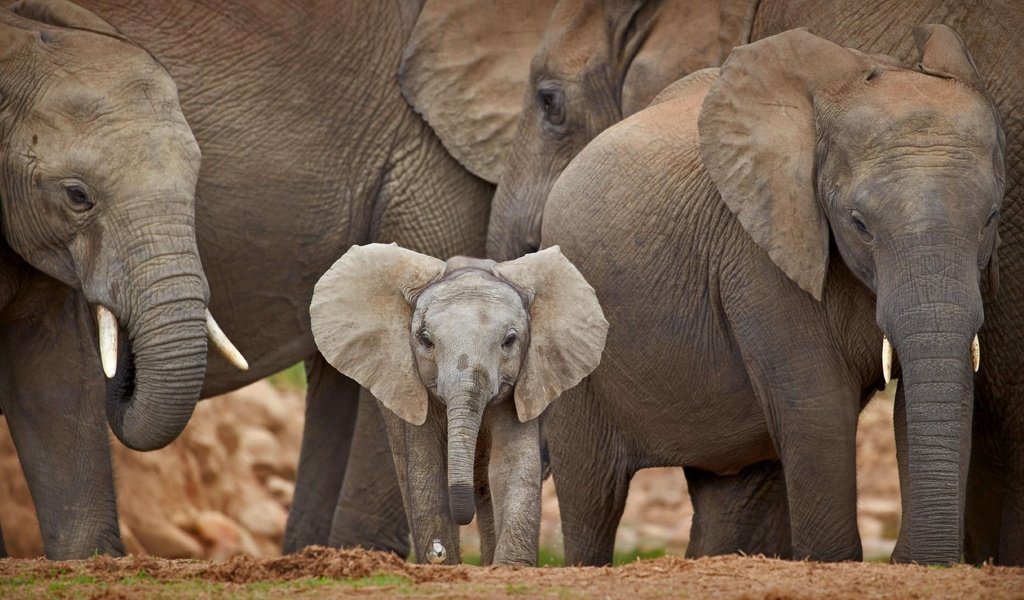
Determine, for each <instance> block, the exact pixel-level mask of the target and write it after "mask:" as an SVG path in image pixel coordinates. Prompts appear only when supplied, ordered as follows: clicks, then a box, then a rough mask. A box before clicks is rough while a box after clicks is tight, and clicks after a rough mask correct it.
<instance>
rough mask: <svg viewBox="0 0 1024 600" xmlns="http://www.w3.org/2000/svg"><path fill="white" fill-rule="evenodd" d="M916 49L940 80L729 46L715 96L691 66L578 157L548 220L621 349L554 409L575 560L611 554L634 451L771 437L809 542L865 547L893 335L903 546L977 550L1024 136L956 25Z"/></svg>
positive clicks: (729, 465)
mask: <svg viewBox="0 0 1024 600" xmlns="http://www.w3.org/2000/svg"><path fill="white" fill-rule="evenodd" d="M945 31H946V32H948V30H945ZM940 33H941V32H940ZM925 39H928V38H927V36H925ZM812 57H813V60H812ZM919 60H920V61H921V63H922V64H923V65H924V69H925V71H926V72H932V73H937V74H938V76H932V75H927V74H924V73H921V72H915V71H910V70H904V69H895V68H892V67H890V66H887V65H888V61H882V62H877V61H876V60H874V59H871V58H868V57H866V56H864V55H859V54H856V53H853V52H850V51H847V50H845V49H842V48H840V47H838V46H835V45H834V44H830V43H828V42H825V41H823V40H820V39H818V38H814V36H811V35H809V34H807V33H803V32H792V33H790V34H784V35H781V36H776V37H775V38H771V39H768V40H764V41H763V42H760V43H758V44H751V45H750V46H747V47H746V48H745V49H744V50H743V51H742V52H739V51H737V52H734V53H733V55H732V57H730V59H729V61H728V62H727V63H726V65H725V67H724V68H723V69H722V75H721V76H720V77H719V78H718V79H717V81H716V82H715V83H714V87H711V93H708V89H709V87H710V86H711V85H712V81H715V74H714V73H713V72H712V73H708V72H705V73H699V74H697V75H695V76H693V77H691V78H690V79H688V80H686V81H684V82H683V83H682V84H679V85H678V86H674V87H673V88H670V90H667V91H666V92H665V95H666V96H667V98H668V99H666V100H665V101H664V102H662V103H660V104H655V105H652V107H651V108H648V109H647V110H645V111H642V112H641V113H639V114H637V115H635V116H634V117H632V118H629V119H627V120H625V121H623V122H622V123H621V124H619V125H616V126H614V127H612V128H611V129H609V130H608V131H607V132H605V133H604V134H602V135H601V136H599V137H598V138H597V139H596V140H595V141H594V142H593V143H592V144H590V145H589V146H588V147H587V148H586V149H585V150H584V151H583V152H582V153H581V154H580V155H579V156H578V157H577V158H576V160H574V161H573V163H572V164H570V166H569V168H568V169H567V170H566V171H565V172H564V173H563V175H562V177H561V178H560V179H559V181H558V183H557V184H556V186H555V188H554V189H553V190H552V193H551V197H550V198H549V200H548V204H547V209H546V211H545V215H544V229H543V241H544V244H555V243H557V244H559V245H560V246H561V247H562V249H563V251H564V252H565V254H566V255H567V257H569V258H570V260H572V261H573V262H574V263H575V264H576V265H577V266H578V267H579V269H580V271H581V272H582V273H583V275H584V276H585V277H587V279H588V280H589V281H590V282H591V283H592V284H593V285H594V287H595V289H596V290H597V293H598V297H599V299H600V301H601V303H602V305H603V307H604V309H605V311H606V314H607V316H608V320H609V322H610V323H611V328H610V331H609V338H608V344H607V348H606V353H605V357H604V360H603V362H602V364H601V366H600V367H599V368H598V369H597V370H596V371H595V372H594V373H593V374H592V375H591V376H590V377H589V378H588V379H587V380H585V381H584V382H583V383H582V384H581V385H580V386H578V387H576V388H575V389H573V390H571V391H570V392H568V393H566V394H564V395H563V397H562V398H561V400H560V401H559V402H558V403H556V405H555V406H554V407H552V410H551V411H549V412H548V414H547V415H546V420H545V422H544V428H545V435H546V437H547V440H548V444H549V447H550V450H551V460H552V469H553V474H554V477H555V482H556V489H557V490H558V492H559V507H560V511H561V515H562V526H563V531H564V534H565V543H566V560H567V562H569V563H584V564H600V563H606V562H608V561H609V560H610V558H611V553H612V547H613V544H614V533H615V528H616V526H617V524H618V520H619V517H620V516H621V513H622V507H623V504H624V501H625V496H626V491H627V488H628V483H629V480H630V478H631V476H632V474H633V473H634V472H635V471H636V470H637V469H640V468H646V467H653V466H672V465H688V466H694V467H699V468H700V469H702V470H705V471H710V472H713V473H721V474H727V473H735V472H736V471H737V470H739V469H742V468H744V467H746V466H748V465H752V464H756V463H758V462H759V461H764V460H771V459H779V460H781V462H782V464H783V465H784V466H785V484H786V490H787V494H788V504H789V516H790V519H791V531H792V545H793V554H794V555H795V556H797V557H809V558H812V559H817V560H850V559H859V558H860V557H861V547H860V538H859V536H858V532H857V521H856V487H855V481H856V477H855V433H856V425H857V414H858V412H859V410H860V408H861V406H862V405H863V403H864V402H866V401H867V399H868V398H870V396H871V394H872V393H873V392H874V391H875V390H876V389H877V388H878V387H879V386H880V385H881V365H880V361H879V348H880V342H881V337H882V333H883V332H884V333H885V334H887V335H888V338H889V340H890V341H891V342H892V344H893V346H894V347H895V349H896V353H897V356H898V361H899V363H900V364H901V365H902V375H900V374H899V373H897V376H900V377H901V380H900V388H899V389H900V391H899V396H900V399H901V411H905V415H904V418H905V419H906V421H907V430H908V437H907V439H905V440H904V444H903V446H902V450H901V451H902V452H903V453H904V454H903V458H902V459H901V460H902V461H904V463H905V466H908V467H909V469H904V471H905V473H907V475H906V476H905V478H904V480H903V485H902V486H901V487H902V488H903V494H904V498H905V509H904V510H905V513H904V514H905V515H906V516H905V519H904V521H903V527H902V529H901V532H900V544H899V546H898V548H897V551H896V553H895V555H894V558H895V559H896V560H914V561H918V562H923V563H931V562H936V563H947V562H955V561H958V560H959V559H960V557H961V549H962V546H961V541H962V528H961V523H962V515H963V512H962V509H963V502H964V490H965V484H966V473H967V464H968V457H969V453H970V431H971V411H970V406H971V403H972V385H971V382H972V372H971V368H972V367H971V357H970V353H969V347H970V343H971V340H972V338H973V336H974V334H975V332H976V331H977V330H978V328H979V327H980V326H981V324H982V320H983V311H982V304H981V293H980V289H979V288H980V284H979V281H980V280H981V278H982V268H983V267H986V266H989V267H990V268H989V273H991V267H992V266H994V265H990V264H989V263H990V256H993V252H994V246H995V243H996V222H997V217H998V207H999V203H1000V201H1001V200H1002V181H1001V178H1002V173H1001V165H1002V160H1003V154H1002V144H1001V139H1000V133H999V132H1000V129H999V127H1000V126H999V119H998V116H997V113H996V112H995V110H994V107H992V106H991V104H990V103H989V101H988V99H987V97H986V96H985V95H984V94H983V93H982V92H980V91H979V90H978V89H977V88H976V87H975V86H976V85H977V84H978V81H977V75H976V73H975V72H974V70H973V68H972V66H971V62H970V60H969V58H968V57H967V55H966V53H965V52H964V51H963V49H962V47H961V46H960V45H959V42H958V41H957V40H956V38H955V36H951V34H950V35H947V34H946V33H942V35H940V36H938V37H935V39H932V40H930V41H929V44H928V46H927V47H926V50H925V52H924V53H923V56H922V57H921V58H920V59H919ZM705 97H706V101H705ZM755 97H756V100H758V101H755ZM702 103H703V113H701V109H702ZM812 107H813V108H812ZM698 115H700V125H699V135H698ZM783 123H785V125H783ZM780 132H781V133H784V134H785V135H780ZM923 148H927V149H929V151H922V149H923ZM730 209H731V210H730ZM595 232H596V234H595ZM595 235H597V236H598V237H599V238H600V239H601V241H602V243H601V244H599V245H595V244H593V240H594V239H595ZM755 240H756V242H755ZM830 245H831V246H832V248H833V249H832V250H830V249H829V248H830ZM766 247H767V248H770V249H771V255H770V256H769V253H768V252H766V251H765V250H764V248H766ZM836 250H838V252H836ZM801 288H803V289H801ZM808 292H810V293H808ZM819 297H820V301H819V300H818V299H816V298H819ZM637 340H643V341H644V343H643V344H642V345H638V344H637ZM983 354H984V349H983ZM982 368H984V367H982ZM581 415H586V418H581Z"/></svg>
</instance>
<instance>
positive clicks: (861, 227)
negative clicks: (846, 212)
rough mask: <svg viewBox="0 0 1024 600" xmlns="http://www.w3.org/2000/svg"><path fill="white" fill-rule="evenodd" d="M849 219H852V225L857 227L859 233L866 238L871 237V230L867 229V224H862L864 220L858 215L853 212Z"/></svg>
mask: <svg viewBox="0 0 1024 600" xmlns="http://www.w3.org/2000/svg"><path fill="white" fill-rule="evenodd" d="M850 219H851V220H852V221H853V226H854V227H856V228H857V232H858V233H860V234H861V235H862V236H864V237H865V238H867V239H871V232H869V231H868V226H867V225H865V224H864V221H863V220H862V219H861V218H860V215H858V214H856V213H854V214H852V215H850Z"/></svg>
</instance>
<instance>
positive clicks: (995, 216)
mask: <svg viewBox="0 0 1024 600" xmlns="http://www.w3.org/2000/svg"><path fill="white" fill-rule="evenodd" d="M997 219H999V211H998V210H994V211H992V214H990V215H989V216H988V221H987V222H986V223H985V227H989V226H991V225H992V224H993V223H995V222H996V220H997Z"/></svg>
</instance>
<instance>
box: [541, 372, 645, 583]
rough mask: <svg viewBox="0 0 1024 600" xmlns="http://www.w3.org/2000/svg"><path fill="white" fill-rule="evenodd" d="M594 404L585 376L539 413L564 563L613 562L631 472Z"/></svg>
mask: <svg viewBox="0 0 1024 600" xmlns="http://www.w3.org/2000/svg"><path fill="white" fill-rule="evenodd" d="M595 406H597V399H596V397H595V395H594V391H593V385H592V383H591V381H590V378H586V379H584V380H583V381H582V382H581V383H580V384H579V385H577V386H576V387H574V388H573V389H571V390H569V391H567V392H565V393H564V394H562V396H561V398H559V399H558V400H556V401H555V402H554V403H553V404H552V405H551V407H550V408H549V409H548V410H547V413H545V415H543V417H542V418H544V423H543V427H544V435H545V438H546V439H547V441H548V450H549V452H550V458H551V473H552V476H553V477H554V480H555V493H556V494H557V495H558V510H559V512H560V513H561V520H562V533H563V536H564V540H565V564H567V565H585V566H601V565H610V564H611V563H612V558H613V556H614V551H615V531H616V530H617V529H618V527H619V520H620V519H622V511H623V510H624V509H625V507H626V496H627V495H628V493H629V482H630V480H631V479H632V478H633V473H634V470H633V469H632V468H631V467H630V466H629V465H628V462H627V460H626V458H625V451H624V445H623V443H622V442H621V440H620V439H619V438H618V435H617V434H616V432H615V429H614V428H613V427H612V426H611V424H610V423H608V421H607V420H606V419H604V418H603V415H602V414H601V413H600V410H599V409H597V408H595ZM580 415H587V418H586V419H581V418H580Z"/></svg>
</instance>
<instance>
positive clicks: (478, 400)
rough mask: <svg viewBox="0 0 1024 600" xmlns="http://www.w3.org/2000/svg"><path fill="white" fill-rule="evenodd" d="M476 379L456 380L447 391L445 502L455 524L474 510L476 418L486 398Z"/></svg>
mask: <svg viewBox="0 0 1024 600" xmlns="http://www.w3.org/2000/svg"><path fill="white" fill-rule="evenodd" d="M474 379H477V380H479V379H480V378H474ZM480 383H481V382H480V381H472V380H471V381H466V382H460V383H459V384H457V385H456V386H454V387H455V390H454V393H452V394H450V395H447V402H448V502H449V505H450V508H451V512H452V518H453V519H455V522H456V523H458V524H459V525H468V524H469V522H470V521H472V520H473V513H474V512H476V501H475V498H474V494H473V465H474V461H475V457H476V439H477V436H478V435H479V433H480V420H481V418H482V415H483V408H484V406H485V405H486V404H487V400H488V399H489V394H488V387H487V386H485V385H480Z"/></svg>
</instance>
